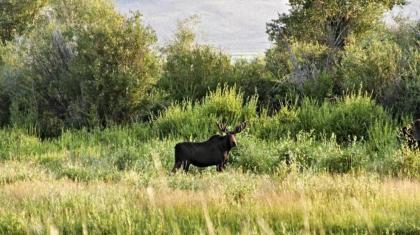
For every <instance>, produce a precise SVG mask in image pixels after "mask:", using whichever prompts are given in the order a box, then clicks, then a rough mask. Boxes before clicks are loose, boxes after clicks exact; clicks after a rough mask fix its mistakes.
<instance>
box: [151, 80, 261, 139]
mask: <svg viewBox="0 0 420 235" xmlns="http://www.w3.org/2000/svg"><path fill="white" fill-rule="evenodd" d="M256 105H257V104H256V99H255V98H252V99H250V100H248V102H246V103H244V99H243V93H241V92H239V93H238V92H237V91H236V88H235V87H233V88H228V87H224V88H221V87H218V88H217V89H216V91H214V92H210V93H209V94H208V95H207V96H206V97H205V98H204V99H203V100H202V101H196V102H193V101H184V102H182V103H180V104H174V105H172V106H170V107H168V108H167V109H166V110H165V111H163V112H162V113H161V114H160V115H159V116H158V117H157V118H156V120H154V121H153V122H152V124H153V127H154V128H156V131H157V132H158V134H159V136H161V137H167V136H175V137H176V136H179V137H183V138H187V139H188V138H193V139H196V138H201V139H202V138H208V137H209V136H210V135H212V134H215V133H217V132H218V129H217V125H216V124H217V122H226V123H227V124H228V125H229V126H230V127H231V128H232V127H233V126H235V125H237V124H238V123H239V122H241V121H244V120H246V121H248V122H252V121H253V120H254V119H255V118H256V117H257V113H256Z"/></svg>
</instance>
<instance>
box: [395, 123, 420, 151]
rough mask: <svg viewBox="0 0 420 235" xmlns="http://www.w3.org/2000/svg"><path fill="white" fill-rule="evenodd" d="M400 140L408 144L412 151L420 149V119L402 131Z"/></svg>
mask: <svg viewBox="0 0 420 235" xmlns="http://www.w3.org/2000/svg"><path fill="white" fill-rule="evenodd" d="M400 138H401V139H403V140H404V141H406V142H407V144H408V147H410V148H411V149H415V148H420V119H417V120H415V121H414V122H413V123H412V124H409V125H408V126H405V127H403V128H402V129H401V132H400Z"/></svg>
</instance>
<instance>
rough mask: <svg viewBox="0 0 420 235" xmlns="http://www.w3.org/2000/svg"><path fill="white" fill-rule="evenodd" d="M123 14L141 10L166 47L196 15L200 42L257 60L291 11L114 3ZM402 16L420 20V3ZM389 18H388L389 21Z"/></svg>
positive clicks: (204, 1)
mask: <svg viewBox="0 0 420 235" xmlns="http://www.w3.org/2000/svg"><path fill="white" fill-rule="evenodd" d="M114 1H116V5H117V8H118V9H119V11H121V12H122V13H128V12H130V11H131V10H139V11H140V12H141V13H142V14H143V16H144V17H143V20H144V22H145V23H146V24H147V25H150V26H151V27H152V28H153V29H154V30H155V31H156V33H157V36H158V39H159V43H160V44H161V45H165V44H166V43H168V42H169V40H171V38H173V35H174V33H175V31H176V27H177V21H178V20H182V19H186V18H188V17H190V16H193V15H197V16H198V17H199V23H198V25H197V26H196V33H197V39H198V41H199V42H200V43H206V44H211V45H213V46H215V47H217V48H220V49H222V50H224V51H227V52H229V53H230V54H231V55H232V56H234V57H236V56H238V57H239V56H245V57H247V56H257V55H260V54H262V53H264V51H265V50H266V49H267V48H269V47H270V42H269V40H268V37H267V34H266V32H265V25H266V23H267V22H269V21H270V20H271V19H274V18H276V17H277V15H278V13H285V12H287V11H288V9H289V6H288V1H287V0H114ZM409 1H411V2H409V4H408V5H407V6H405V7H404V8H403V9H401V8H395V9H393V11H392V12H390V13H389V14H388V15H389V16H396V15H398V14H403V15H404V16H406V17H410V18H414V19H420V0H409ZM389 16H388V18H389Z"/></svg>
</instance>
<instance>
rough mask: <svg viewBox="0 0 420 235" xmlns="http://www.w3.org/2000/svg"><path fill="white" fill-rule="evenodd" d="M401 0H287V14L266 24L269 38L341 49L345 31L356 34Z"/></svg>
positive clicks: (362, 31) (343, 43) (376, 20)
mask: <svg viewBox="0 0 420 235" xmlns="http://www.w3.org/2000/svg"><path fill="white" fill-rule="evenodd" d="M403 3H404V0H373V1H372V0H290V1H289V4H290V6H291V10H290V13H289V14H282V15H279V17H278V19H274V20H272V21H271V22H270V23H268V24H267V33H268V34H269V37H270V39H271V40H272V41H274V42H276V43H278V44H281V43H282V42H284V41H285V40H288V39H292V38H293V39H296V40H299V41H305V42H312V43H319V44H322V45H325V46H327V47H328V48H332V49H342V48H344V46H345V45H346V39H347V37H348V36H349V35H359V34H362V33H364V32H366V31H367V30H369V29H370V28H371V27H372V25H375V24H376V22H378V21H379V20H380V19H381V17H382V15H383V13H384V12H385V10H388V9H391V8H392V7H393V6H394V5H396V4H403Z"/></svg>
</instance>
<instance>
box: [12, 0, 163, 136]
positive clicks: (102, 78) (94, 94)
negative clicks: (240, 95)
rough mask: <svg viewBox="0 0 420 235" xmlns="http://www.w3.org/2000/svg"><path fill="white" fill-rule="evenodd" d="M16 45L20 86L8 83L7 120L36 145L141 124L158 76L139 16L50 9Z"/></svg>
mask: <svg viewBox="0 0 420 235" xmlns="http://www.w3.org/2000/svg"><path fill="white" fill-rule="evenodd" d="M50 7H51V12H49V13H48V14H50V15H49V16H48V17H49V18H48V17H47V16H44V18H45V19H42V20H39V21H38V23H37V27H36V28H35V30H33V31H32V32H31V33H29V34H27V35H26V36H25V37H24V40H23V42H24V43H23V44H22V45H18V47H22V48H23V49H25V48H27V50H26V51H25V52H26V54H25V55H23V56H22V57H21V60H22V61H24V62H25V64H24V65H25V66H22V67H23V71H24V73H23V75H22V76H23V78H24V79H22V78H21V77H19V76H12V77H11V80H13V82H12V84H15V86H14V87H11V90H13V91H14V94H12V95H11V99H12V100H11V102H12V106H13V107H14V110H13V112H14V113H15V114H12V122H13V123H19V122H21V121H19V120H15V119H14V118H13V117H19V119H22V117H25V116H29V117H30V118H26V119H25V118H24V119H25V120H23V121H22V122H26V123H27V122H29V121H32V122H33V123H31V125H33V126H35V127H36V128H38V130H39V134H40V135H41V136H43V137H49V136H57V135H59V134H60V133H61V130H62V129H65V128H82V127H93V126H108V125H111V124H114V123H117V124H120V123H127V122H129V121H132V120H137V119H139V117H144V116H145V115H144V113H147V112H149V111H148V110H144V108H145V107H146V105H145V103H148V102H149V100H150V96H151V94H154V93H152V92H150V89H151V88H152V85H153V84H154V83H155V82H156V79H157V77H158V75H159V63H158V59H157V56H156V53H155V52H154V50H153V48H152V47H153V46H154V44H155V42H156V36H155V34H154V32H153V31H152V30H151V29H150V28H148V27H145V26H143V23H142V21H141V18H140V14H139V13H134V14H133V15H132V16H130V17H125V16H123V15H121V14H119V13H118V12H117V11H116V9H115V8H114V6H113V5H112V4H111V3H110V2H109V1H107V0H100V1H80V0H75V1H70V2H67V1H62V0H58V1H53V2H52V3H51V5H50ZM18 74H19V73H18Z"/></svg>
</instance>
